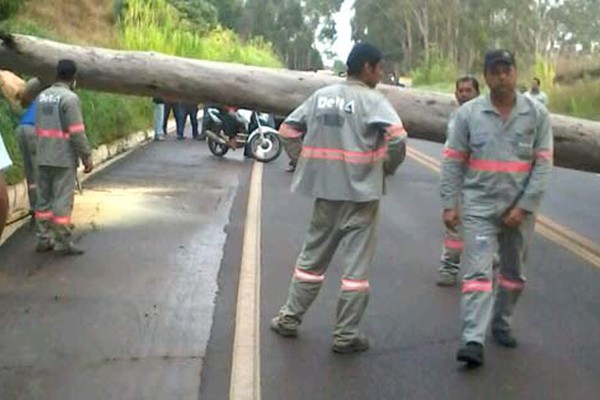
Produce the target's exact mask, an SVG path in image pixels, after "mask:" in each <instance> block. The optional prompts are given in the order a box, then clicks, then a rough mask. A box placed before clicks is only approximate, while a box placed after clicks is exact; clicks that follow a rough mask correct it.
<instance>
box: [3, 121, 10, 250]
mask: <svg viewBox="0 0 600 400" xmlns="http://www.w3.org/2000/svg"><path fill="white" fill-rule="evenodd" d="M11 165H12V161H11V159H10V157H9V155H8V152H7V151H6V147H5V146H4V140H3V139H2V132H0V238H2V232H4V225H5V224H6V218H7V217H8V192H7V190H6V189H7V185H6V178H5V177H4V171H6V169H7V168H9V167H10V166H11Z"/></svg>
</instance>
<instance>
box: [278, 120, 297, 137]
mask: <svg viewBox="0 0 600 400" xmlns="http://www.w3.org/2000/svg"><path fill="white" fill-rule="evenodd" d="M279 134H280V135H281V137H283V138H286V139H298V138H300V137H302V131H300V130H299V129H297V128H295V127H294V126H292V125H290V124H286V123H283V124H281V126H280V127H279Z"/></svg>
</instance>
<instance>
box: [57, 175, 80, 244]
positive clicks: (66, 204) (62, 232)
mask: <svg viewBox="0 0 600 400" xmlns="http://www.w3.org/2000/svg"><path fill="white" fill-rule="evenodd" d="M53 173H54V181H53V186H52V187H53V192H54V198H53V201H52V210H53V212H54V217H53V218H52V222H53V223H54V229H55V230H56V245H55V247H54V248H55V249H56V250H60V249H61V248H64V247H66V246H67V245H68V244H69V243H70V241H71V213H72V211H73V196H74V192H75V185H76V183H75V179H76V178H77V170H76V169H75V168H55V169H54V172H53Z"/></svg>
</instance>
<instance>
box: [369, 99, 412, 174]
mask: <svg viewBox="0 0 600 400" xmlns="http://www.w3.org/2000/svg"><path fill="white" fill-rule="evenodd" d="M367 125H368V126H369V127H370V128H371V129H375V130H377V131H379V132H381V133H382V134H383V137H384V139H385V143H386V147H387V150H386V157H385V161H384V162H383V173H384V174H385V175H393V174H394V173H395V172H396V170H397V169H398V167H399V166H400V164H402V162H403V161H404V159H405V157H406V139H407V134H406V129H404V126H403V125H402V120H401V119H400V117H399V116H398V113H397V112H396V110H394V107H392V105H391V104H390V102H389V101H388V100H387V99H386V98H383V99H382V100H381V101H380V102H379V104H378V105H377V106H376V107H375V108H374V110H373V111H372V112H371V115H370V116H369V118H368V120H367Z"/></svg>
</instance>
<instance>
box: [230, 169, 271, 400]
mask: <svg viewBox="0 0 600 400" xmlns="http://www.w3.org/2000/svg"><path fill="white" fill-rule="evenodd" d="M262 176H263V163H260V162H255V163H254V166H253V167H252V177H251V179H250V194H249V195H248V208H247V212H246V225H245V227H244V244H243V249H242V263H241V268H240V281H239V286H238V296H237V307H236V317H235V334H234V339H233V355H232V362H231V381H230V385H229V399H230V400H260V397H261V394H260V325H259V322H260V259H261V257H260V240H261V236H260V230H261V220H260V219H261V203H262Z"/></svg>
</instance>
